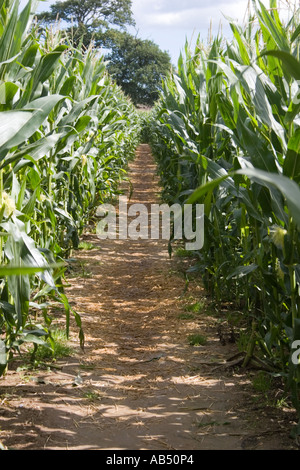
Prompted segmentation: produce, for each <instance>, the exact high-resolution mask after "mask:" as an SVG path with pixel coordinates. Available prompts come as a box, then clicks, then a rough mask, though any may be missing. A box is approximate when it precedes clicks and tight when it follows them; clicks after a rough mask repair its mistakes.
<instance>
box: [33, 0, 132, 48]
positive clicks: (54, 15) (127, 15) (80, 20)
mask: <svg viewBox="0 0 300 470" xmlns="http://www.w3.org/2000/svg"><path fill="white" fill-rule="evenodd" d="M131 7H132V0H64V1H58V2H56V3H55V4H53V5H51V6H50V11H46V12H42V13H40V14H39V15H38V20H40V21H41V22H42V23H44V24H46V25H49V24H51V23H54V22H56V21H57V20H62V21H64V22H66V23H67V24H68V25H70V24H71V25H72V26H71V27H69V28H68V32H72V37H73V39H74V42H78V41H79V40H80V39H81V38H82V37H84V44H85V45H86V46H88V45H89V43H90V41H91V39H93V40H94V42H95V44H96V45H98V46H99V45H102V43H103V41H104V37H105V33H106V32H107V31H108V30H110V29H111V28H110V26H111V25H113V26H117V27H119V28H121V29H124V28H125V26H126V25H134V19H133V15H132V11H131Z"/></svg>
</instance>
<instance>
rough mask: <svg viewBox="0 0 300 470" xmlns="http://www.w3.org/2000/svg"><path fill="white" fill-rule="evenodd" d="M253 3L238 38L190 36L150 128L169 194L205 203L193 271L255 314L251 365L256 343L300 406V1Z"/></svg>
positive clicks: (216, 294) (219, 295) (219, 294)
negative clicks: (194, 39)
mask: <svg viewBox="0 0 300 470" xmlns="http://www.w3.org/2000/svg"><path fill="white" fill-rule="evenodd" d="M254 7H255V11H254V14H252V15H250V17H249V19H248V22H247V25H246V26H245V27H244V28H243V27H241V26H239V25H237V24H235V23H234V22H232V23H230V26H231V30H232V33H233V40H232V41H231V42H229V41H225V40H223V38H222V37H216V38H215V39H214V40H213V42H212V44H211V46H210V47H209V48H205V47H203V45H202V44H201V42H200V40H199V41H198V43H197V45H196V47H195V51H194V52H191V51H190V48H189V47H188V45H186V47H185V51H184V54H182V55H181V56H180V58H179V61H178V69H177V70H176V71H174V73H172V74H171V75H170V76H169V77H168V78H167V79H166V80H165V81H164V85H163V93H162V96H161V100H160V102H159V103H157V105H156V107H155V109H154V110H153V119H152V121H150V122H149V128H150V129H151V131H150V132H149V135H150V136H151V137H150V142H151V146H152V149H153V152H154V154H155V156H156V159H157V162H158V167H159V172H160V175H161V181H162V184H163V194H164V198H165V200H166V201H168V202H169V203H174V202H179V203H180V204H184V203H185V204H192V203H196V202H197V203H202V204H204V207H205V237H204V247H203V249H202V250H200V251H198V252H197V253H195V255H196V256H197V264H196V266H193V271H197V272H198V273H199V274H201V277H202V279H203V281H204V283H205V287H206V289H207V291H208V292H209V293H210V295H211V296H212V297H213V298H214V299H215V301H216V302H217V303H219V304H221V303H224V302H228V303H230V304H231V305H232V306H233V308H234V309H237V310H238V311H240V312H242V314H243V317H244V318H245V319H246V321H247V325H248V328H249V330H250V331H251V334H250V335H249V341H248V345H247V353H246V355H245V359H244V366H246V365H247V364H248V363H249V361H250V360H251V358H252V357H253V356H254V354H256V355H257V356H258V357H259V358H260V360H261V361H262V362H263V364H264V366H265V368H266V369H267V370H269V371H270V372H271V373H273V374H274V375H278V376H281V377H284V379H285V381H286V384H287V387H288V389H289V390H290V391H291V393H292V396H293V404H294V406H295V407H296V409H297V410H298V412H299V411H300V401H299V400H300V395H299V385H300V375H299V363H298V362H296V363H295V361H294V362H293V361H292V359H291V358H292V353H293V352H295V350H294V349H293V347H295V345H299V343H297V342H298V341H299V340H300V237H299V231H300V189H299V183H300V129H299V125H300V120H299V111H300V100H299V98H300V94H299V92H300V90H299V83H300V82H299V80H300V26H299V9H298V10H296V9H295V10H293V9H290V11H289V17H288V19H287V20H286V21H283V20H282V19H281V18H280V15H279V13H278V9H277V3H276V1H275V0H271V1H270V9H267V8H266V7H265V6H264V5H263V4H262V3H261V2H255V3H254ZM298 431H299V430H298Z"/></svg>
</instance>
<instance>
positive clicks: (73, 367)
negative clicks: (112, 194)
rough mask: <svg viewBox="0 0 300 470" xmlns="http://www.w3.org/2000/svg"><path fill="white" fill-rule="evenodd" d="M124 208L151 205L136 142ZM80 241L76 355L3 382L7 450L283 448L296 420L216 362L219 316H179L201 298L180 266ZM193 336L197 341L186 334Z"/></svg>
mask: <svg viewBox="0 0 300 470" xmlns="http://www.w3.org/2000/svg"><path fill="white" fill-rule="evenodd" d="M131 181H132V184H133V189H134V192H133V197H132V200H131V202H140V203H148V204H149V203H152V202H158V194H159V187H158V183H157V177H156V168H155V165H154V162H153V158H152V155H151V153H150V151H149V147H148V146H146V145H141V146H140V147H139V149H138V151H137V158H136V160H135V161H134V162H133V163H132V164H131ZM84 239H85V240H86V241H88V242H91V243H94V244H95V245H96V248H95V249H93V250H86V251H80V252H76V254H75V255H74V256H76V258H77V266H80V269H79V272H77V275H76V277H75V276H73V277H72V276H70V278H69V282H70V286H69V287H68V288H67V295H68V297H69V299H70V301H71V304H72V306H73V307H74V308H75V310H77V311H78V313H80V315H81V317H82V321H83V328H84V331H85V352H84V353H82V352H81V351H80V348H79V347H78V340H77V336H76V335H77V333H76V328H75V325H72V342H73V345H74V347H75V349H76V351H77V352H76V354H75V355H73V356H72V357H70V358H67V359H66V358H64V359H63V360H61V361H58V363H57V365H58V366H59V367H60V368H57V369H51V370H39V371H37V372H35V373H32V372H28V371H27V372H26V371H18V372H16V371H14V370H11V371H10V372H9V374H8V375H7V377H6V378H4V379H1V380H0V441H2V443H3V444H4V445H6V446H8V447H9V448H13V449H17V450H23V449H25V450H26V449H28V450H30V449H50V450H56V449H68V450H82V449H87V450H93V449H97V450H204V449H205V450H221V449H227V450H229V449H232V450H240V449H291V448H295V443H294V441H292V440H291V439H289V437H288V433H289V430H290V425H291V420H292V419H293V414H292V413H291V412H290V411H289V410H288V409H285V408H281V409H280V410H279V409H275V408H271V407H268V406H267V405H266V403H265V400H264V399H261V400H260V401H258V399H257V398H256V399H255V396H254V395H255V393H254V389H253V386H252V385H251V380H250V379H251V373H250V372H242V371H240V370H236V371H234V370H233V369H226V368H225V367H223V366H222V365H220V364H222V363H224V362H225V361H226V359H228V358H229V357H231V356H232V355H233V354H235V353H236V352H237V349H236V346H235V345H233V344H231V343H227V344H225V345H224V344H222V343H223V342H222V343H221V342H220V339H219V337H218V334H217V325H218V324H219V323H218V318H215V317H214V316H212V315H209V314H208V313H209V312H207V313H200V314H197V315H196V314H195V315H191V314H187V312H186V305H187V304H191V303H193V302H195V301H198V302H199V301H200V302H204V303H205V302H206V299H205V293H204V291H203V290H202V288H201V287H200V286H199V281H197V282H193V281H191V282H190V284H189V288H188V290H187V292H184V288H185V279H184V277H183V276H182V274H181V272H180V271H181V270H182V263H183V261H182V260H181V259H180V258H176V257H173V258H172V259H169V256H168V252H167V246H166V243H165V242H164V241H161V240H158V241H152V240H138V241H132V240H124V241H121V240H116V241H114V240H105V241H100V240H99V239H98V238H97V236H96V235H92V234H88V235H85V237H84ZM193 333H200V334H202V335H204V336H205V337H206V338H207V343H206V344H205V345H203V346H191V345H190V344H189V342H188V336H189V335H190V334H193Z"/></svg>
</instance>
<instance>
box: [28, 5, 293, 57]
mask: <svg viewBox="0 0 300 470" xmlns="http://www.w3.org/2000/svg"><path fill="white" fill-rule="evenodd" d="M287 2H288V0H278V4H280V5H281V8H282V9H283V10H284V7H285V5H286V4H287ZM293 2H296V3H298V4H299V0H292V3H293ZM25 3H26V0H21V4H23V5H24V4H25ZM51 3H55V1H54V0H50V1H42V2H40V4H39V7H38V11H45V10H48V9H49V7H50V5H51ZM248 3H249V1H248V0H132V11H133V16H134V19H135V22H136V26H135V28H129V29H128V31H129V32H130V33H131V34H134V35H137V37H139V38H141V39H149V40H152V41H153V42H155V43H156V44H157V45H158V46H159V47H160V49H162V50H163V51H167V52H169V54H170V56H171V59H172V63H173V64H176V63H177V60H178V57H179V54H180V52H181V50H183V48H184V45H185V42H186V40H187V41H188V42H189V43H190V44H191V46H193V44H194V41H195V39H196V38H197V37H198V35H199V34H200V38H201V40H202V42H204V43H206V42H207V40H208V36H209V30H210V25H212V36H213V37H215V36H216V35H217V34H218V31H219V28H220V27H221V28H222V36H223V37H226V38H229V39H230V38H231V30H230V26H229V21H228V19H227V18H228V17H229V18H231V19H233V20H235V21H237V22H238V23H239V24H243V23H244V20H245V18H246V12H247V7H248ZM250 3H251V2H250ZM263 3H264V4H265V5H269V0H263Z"/></svg>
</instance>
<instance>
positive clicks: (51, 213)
mask: <svg viewBox="0 0 300 470" xmlns="http://www.w3.org/2000/svg"><path fill="white" fill-rule="evenodd" d="M34 13H35V2H32V1H29V2H28V4H27V5H26V6H25V8H24V9H23V10H22V11H21V12H19V2H18V1H15V0H1V1H0V223H1V237H0V257H1V263H0V265H1V269H0V270H1V273H0V276H1V287H0V375H1V374H3V373H5V371H6V370H7V367H8V364H9V360H10V359H11V357H12V355H13V352H14V351H20V347H21V345H22V344H23V343H24V342H33V343H34V344H35V345H36V346H37V345H39V344H44V343H45V340H46V339H47V338H48V337H50V340H51V328H50V327H51V322H52V319H51V316H50V315H49V309H48V304H49V300H50V299H52V300H53V299H54V300H55V301H58V302H60V303H61V304H62V305H63V307H64V309H65V315H66V329H67V333H68V331H69V325H70V315H71V314H73V315H74V318H75V321H76V324H77V325H78V328H79V336H80V341H81V345H82V346H83V339H84V335H83V330H82V324H81V318H80V316H79V315H78V314H77V313H76V312H75V311H74V310H73V309H72V308H71V306H70V305H69V303H68V299H67V297H66V295H65V293H64V289H63V278H64V272H65V269H66V268H65V264H66V263H65V259H66V258H67V257H68V256H69V255H70V252H71V250H72V249H74V248H77V247H78V243H79V237H80V235H81V234H82V232H83V230H84V227H85V224H87V222H88V220H89V217H90V216H91V215H92V214H93V211H95V209H96V207H97V206H98V205H99V204H101V203H102V202H104V201H105V200H106V199H107V198H109V197H112V196H113V195H114V194H115V192H116V191H117V190H118V183H119V182H120V180H121V179H122V178H123V177H125V175H126V165H127V161H128V159H129V158H131V157H132V156H133V154H134V149H135V147H136V145H137V142H138V136H139V131H140V127H139V119H138V117H137V115H136V113H135V109H134V107H133V105H132V104H131V103H130V102H129V101H128V100H127V99H126V98H125V96H124V95H123V93H122V92H121V90H120V89H119V88H118V87H117V86H116V85H115V84H114V83H112V81H111V79H110V78H109V76H108V74H107V73H106V69H105V64H104V62H103V58H102V57H100V56H99V54H97V52H96V51H94V50H93V49H92V47H90V48H89V49H87V50H84V49H83V47H80V45H79V48H78V49H75V48H74V47H73V46H72V44H71V42H70V41H69V39H68V38H67V37H65V36H63V35H62V33H61V32H59V31H57V32H55V33H53V32H52V31H46V32H45V31H43V35H42V33H40V32H39V28H38V25H37V24H35V22H34V21H33V20H34ZM36 310H38V311H40V313H41V315H40V316H41V318H42V319H43V321H42V322H41V323H40V324H38V325H36V324H35V322H34V321H33V318H34V316H35V315H33V313H34V312H36Z"/></svg>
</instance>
